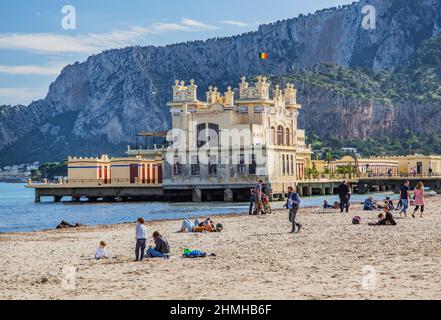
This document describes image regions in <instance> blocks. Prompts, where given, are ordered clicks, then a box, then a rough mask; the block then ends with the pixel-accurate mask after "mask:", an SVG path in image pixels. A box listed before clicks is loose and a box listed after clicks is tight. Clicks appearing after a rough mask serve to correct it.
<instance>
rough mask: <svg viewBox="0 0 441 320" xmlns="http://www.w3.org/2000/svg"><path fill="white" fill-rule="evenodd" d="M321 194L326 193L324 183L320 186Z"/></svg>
mask: <svg viewBox="0 0 441 320" xmlns="http://www.w3.org/2000/svg"><path fill="white" fill-rule="evenodd" d="M320 195H321V196H324V195H326V188H325V186H323V185H322V186H321V187H320Z"/></svg>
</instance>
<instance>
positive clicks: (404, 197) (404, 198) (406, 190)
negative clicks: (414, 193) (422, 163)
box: [400, 180, 410, 217]
mask: <svg viewBox="0 0 441 320" xmlns="http://www.w3.org/2000/svg"><path fill="white" fill-rule="evenodd" d="M409 199H410V187H409V180H406V181H404V184H403V185H402V186H401V187H400V201H401V211H400V216H402V214H403V213H404V216H405V217H407V210H408V209H409Z"/></svg>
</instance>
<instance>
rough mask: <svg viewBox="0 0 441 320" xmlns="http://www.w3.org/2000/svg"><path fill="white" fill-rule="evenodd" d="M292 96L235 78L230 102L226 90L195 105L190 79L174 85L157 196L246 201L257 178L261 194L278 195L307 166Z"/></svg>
mask: <svg viewBox="0 0 441 320" xmlns="http://www.w3.org/2000/svg"><path fill="white" fill-rule="evenodd" d="M296 93H297V92H296V89H295V88H294V85H292V84H288V85H287V86H286V88H285V89H283V90H282V89H281V88H280V87H279V86H278V85H276V86H275V87H274V89H273V95H272V97H270V84H269V82H268V79H267V78H266V77H262V76H259V77H257V81H255V83H254V84H250V83H248V82H247V81H246V78H245V77H243V78H242V81H241V83H240V84H239V89H238V92H237V93H236V95H237V96H238V97H237V99H235V92H234V91H233V89H232V88H231V87H228V88H227V91H226V92H225V93H224V94H221V93H220V92H219V90H218V88H216V87H211V86H210V87H209V88H208V91H207V92H206V100H205V101H199V100H198V98H197V97H198V95H197V86H196V84H195V83H194V81H193V80H191V81H190V84H189V85H185V82H184V81H181V82H179V81H176V82H175V85H174V86H173V101H171V102H170V103H169V104H168V105H169V107H170V112H171V115H172V134H171V137H169V139H171V140H172V141H173V143H172V146H171V147H169V148H168V149H167V151H166V153H165V155H164V190H165V191H166V192H167V190H170V191H171V190H173V191H174V192H176V190H179V191H181V192H183V193H188V192H191V194H192V197H193V200H194V201H200V200H203V199H207V200H212V199H215V198H223V199H224V200H233V199H239V198H242V197H243V198H244V199H246V198H248V197H249V188H252V187H254V186H255V185H256V183H257V182H258V180H260V179H261V180H263V181H264V183H265V187H266V192H267V193H268V194H270V195H277V196H279V197H283V194H284V193H286V191H287V187H288V186H290V185H292V186H294V185H295V184H296V182H297V181H298V179H299V178H301V177H302V176H304V170H305V168H306V167H307V166H308V163H309V162H310V161H311V150H310V148H309V147H308V146H306V144H305V137H304V131H302V130H298V129H297V117H298V111H299V109H300V108H301V106H300V105H299V104H297V101H296Z"/></svg>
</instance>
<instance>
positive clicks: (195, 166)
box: [191, 156, 201, 176]
mask: <svg viewBox="0 0 441 320" xmlns="http://www.w3.org/2000/svg"><path fill="white" fill-rule="evenodd" d="M200 173H201V170H200V165H199V156H191V175H192V176H198V175H200Z"/></svg>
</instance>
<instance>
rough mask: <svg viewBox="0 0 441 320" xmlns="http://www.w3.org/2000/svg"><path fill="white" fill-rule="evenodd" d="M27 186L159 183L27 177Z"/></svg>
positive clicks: (147, 184) (149, 184)
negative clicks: (32, 178) (36, 178)
mask: <svg viewBox="0 0 441 320" xmlns="http://www.w3.org/2000/svg"><path fill="white" fill-rule="evenodd" d="M27 182H28V183H27V185H28V187H39V186H58V187H62V186H66V187H69V188H73V187H83V186H90V187H106V186H109V187H110V186H120V185H124V186H127V185H132V186H139V185H143V186H161V184H160V183H159V182H157V181H155V182H153V181H148V180H147V179H145V180H141V179H138V178H135V179H132V180H131V179H118V178H116V179H108V180H104V179H67V178H65V179H57V180H48V179H43V180H31V179H28V181H27Z"/></svg>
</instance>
